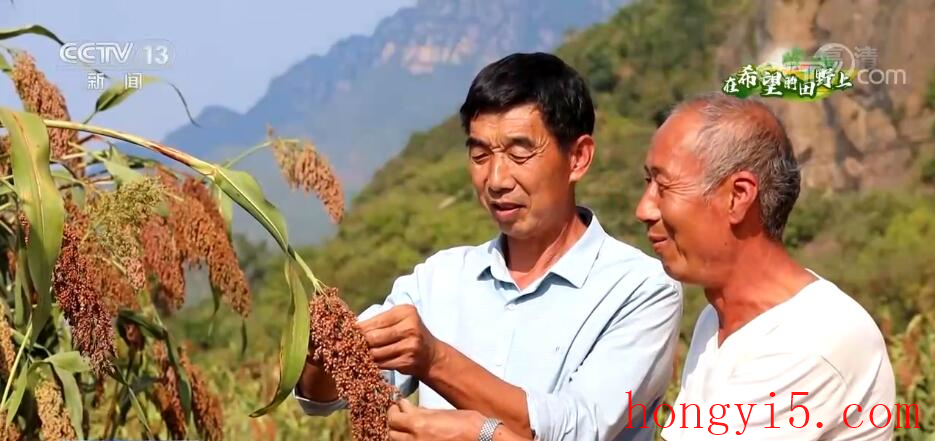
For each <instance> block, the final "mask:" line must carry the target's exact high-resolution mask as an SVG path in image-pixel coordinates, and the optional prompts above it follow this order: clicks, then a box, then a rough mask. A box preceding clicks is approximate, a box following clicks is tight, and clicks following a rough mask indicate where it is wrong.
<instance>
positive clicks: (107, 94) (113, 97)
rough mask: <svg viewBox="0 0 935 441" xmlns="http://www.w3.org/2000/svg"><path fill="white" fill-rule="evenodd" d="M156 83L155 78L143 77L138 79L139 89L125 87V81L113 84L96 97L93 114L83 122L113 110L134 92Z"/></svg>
mask: <svg viewBox="0 0 935 441" xmlns="http://www.w3.org/2000/svg"><path fill="white" fill-rule="evenodd" d="M156 81H158V79H157V78H156V77H152V76H149V75H143V76H142V77H141V78H140V84H139V87H127V82H126V81H117V82H115V83H114V84H113V85H111V86H110V87H108V88H107V89H106V90H104V91H103V92H101V94H100V96H98V97H97V101H96V102H95V103H94V113H92V114H91V115H90V116H88V117H87V118H86V119H85V121H84V122H85V123H87V122H88V121H90V120H91V118H92V117H93V116H94V115H96V114H98V113H100V112H103V111H105V110H107V109H110V108H113V107H114V106H116V105H117V104H120V103H122V102H123V101H124V100H125V99H127V98H128V97H130V95H133V93H135V92H136V91H138V90H140V89H142V88H143V87H146V85H148V84H152V83H154V82H156Z"/></svg>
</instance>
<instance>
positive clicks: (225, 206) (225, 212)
mask: <svg viewBox="0 0 935 441" xmlns="http://www.w3.org/2000/svg"><path fill="white" fill-rule="evenodd" d="M211 195H212V196H214V202H215V203H216V204H217V206H218V210H220V212H221V218H223V219H224V223H225V225H224V226H225V227H226V228H227V237H228V238H230V236H231V221H232V219H233V218H234V201H232V200H231V198H230V197H229V196H227V195H226V194H225V193H224V191H223V190H221V188H220V187H218V186H217V185H216V184H213V185H211Z"/></svg>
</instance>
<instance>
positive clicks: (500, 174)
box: [487, 155, 516, 196]
mask: <svg viewBox="0 0 935 441" xmlns="http://www.w3.org/2000/svg"><path fill="white" fill-rule="evenodd" d="M515 185H516V181H515V180H514V179H513V173H512V170H511V169H510V165H509V163H508V162H507V161H506V160H505V159H504V158H501V157H500V155H494V157H493V160H491V161H490V174H489V175H488V177H487V190H488V191H490V193H492V195H493V196H499V195H502V194H505V193H509V192H510V191H511V190H513V187H514V186H515Z"/></svg>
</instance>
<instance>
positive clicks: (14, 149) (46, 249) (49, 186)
mask: <svg viewBox="0 0 935 441" xmlns="http://www.w3.org/2000/svg"><path fill="white" fill-rule="evenodd" d="M0 123H2V124H3V126H4V127H6V129H7V131H8V132H9V134H10V141H11V148H10V153H11V162H12V167H13V179H14V185H15V187H16V192H17V193H18V194H19V199H20V206H21V207H23V211H24V212H25V214H26V219H27V220H28V221H29V241H28V243H27V245H26V257H27V264H28V266H29V275H30V278H31V279H32V282H33V286H34V287H35V289H36V292H37V293H38V297H39V304H38V306H37V307H36V312H35V314H34V315H33V327H34V328H35V333H34V334H33V335H34V336H38V335H39V334H40V333H41V331H42V328H43V326H45V323H46V321H48V319H49V316H50V314H51V311H52V270H53V268H54V267H55V263H56V261H57V260H58V256H59V253H60V252H61V248H62V234H63V230H64V225H65V203H64V201H63V200H62V195H61V193H59V191H58V187H57V186H56V185H55V180H54V179H53V178H52V172H51V170H50V168H49V135H48V132H47V129H46V126H45V124H44V123H43V122H42V119H41V118H40V117H39V116H38V115H36V114H33V113H27V112H14V111H12V110H10V109H8V108H0ZM33 341H35V337H34V338H33Z"/></svg>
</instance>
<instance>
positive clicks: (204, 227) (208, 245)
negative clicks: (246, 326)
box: [160, 170, 251, 317]
mask: <svg viewBox="0 0 935 441" xmlns="http://www.w3.org/2000/svg"><path fill="white" fill-rule="evenodd" d="M160 179H161V180H162V182H163V185H165V186H166V187H168V188H169V189H170V191H172V192H173V194H174V195H175V196H177V197H176V198H167V202H168V204H169V212H170V213H171V214H170V216H169V218H168V226H169V229H170V230H171V231H172V234H173V237H174V238H175V246H176V248H177V249H178V252H179V256H180V257H181V260H182V262H183V263H184V264H186V265H188V266H190V267H192V266H194V267H200V266H201V265H204V264H207V266H208V279H209V281H210V282H211V286H213V287H215V288H217V289H218V290H219V291H220V292H221V298H222V299H223V300H224V301H225V302H226V303H227V304H229V305H230V306H231V307H232V308H233V309H234V310H235V311H237V312H238V313H239V314H240V315H241V316H242V317H247V316H248V315H249V314H250V308H251V298H250V286H249V285H248V284H247V277H246V275H245V274H244V272H243V269H242V268H241V267H240V262H239V261H238V260H237V254H236V252H235V251H234V247H233V245H232V244H231V242H230V238H229V237H228V236H227V227H226V225H225V224H224V222H223V218H222V217H221V215H220V212H219V211H218V208H217V205H216V204H215V203H214V199H213V198H212V197H211V194H210V191H208V189H207V187H205V186H204V184H202V183H201V182H200V181H197V180H195V179H194V178H191V177H188V178H186V179H185V181H184V182H183V183H182V184H181V185H179V184H178V180H177V179H176V178H175V177H174V176H172V175H171V173H170V172H167V171H164V170H162V171H161V172H160Z"/></svg>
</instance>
